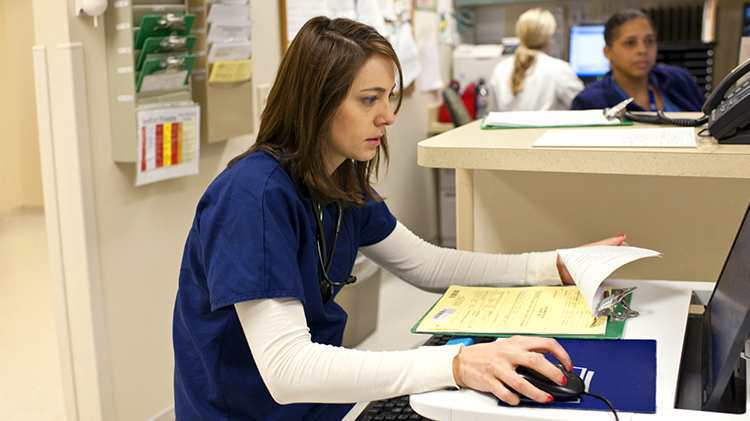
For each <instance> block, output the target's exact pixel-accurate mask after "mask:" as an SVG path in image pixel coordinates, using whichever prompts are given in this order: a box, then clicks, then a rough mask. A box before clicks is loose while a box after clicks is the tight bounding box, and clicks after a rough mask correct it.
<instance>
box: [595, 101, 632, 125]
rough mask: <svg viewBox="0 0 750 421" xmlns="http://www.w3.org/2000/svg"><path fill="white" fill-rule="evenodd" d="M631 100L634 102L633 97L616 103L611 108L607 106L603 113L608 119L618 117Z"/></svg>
mask: <svg viewBox="0 0 750 421" xmlns="http://www.w3.org/2000/svg"><path fill="white" fill-rule="evenodd" d="M631 102H633V98H628V99H626V100H624V101H622V102H620V103H619V104H616V105H614V106H612V107H609V108H605V109H604V110H603V111H602V113H603V114H604V117H605V118H606V119H607V120H612V119H613V118H616V117H617V116H618V115H620V111H622V110H624V109H625V107H627V106H628V104H630V103H631Z"/></svg>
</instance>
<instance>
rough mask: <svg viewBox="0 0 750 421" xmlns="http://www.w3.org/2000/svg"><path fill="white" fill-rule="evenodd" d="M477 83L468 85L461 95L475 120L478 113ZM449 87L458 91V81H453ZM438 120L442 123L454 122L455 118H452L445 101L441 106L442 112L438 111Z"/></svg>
mask: <svg viewBox="0 0 750 421" xmlns="http://www.w3.org/2000/svg"><path fill="white" fill-rule="evenodd" d="M475 87H476V84H475V83H472V84H470V85H469V86H467V87H466V89H465V90H464V93H463V95H461V101H463V103H464V105H465V106H466V110H467V111H468V112H469V116H470V117H471V119H472V120H473V119H474V118H475V117H474V116H475V115H476V107H475V105H476V102H475V100H476V93H475V92H474V91H475V89H474V88H475ZM449 88H451V89H453V90H455V91H458V82H451V84H450V86H449ZM438 121H439V122H441V123H451V122H453V119H451V115H450V113H449V112H448V108H447V107H446V106H445V103H443V105H441V106H440V112H439V113H438Z"/></svg>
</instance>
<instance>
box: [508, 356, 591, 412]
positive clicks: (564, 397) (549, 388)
mask: <svg viewBox="0 0 750 421" xmlns="http://www.w3.org/2000/svg"><path fill="white" fill-rule="evenodd" d="M557 367H558V368H559V369H560V370H561V371H562V372H563V375H565V378H567V379H568V381H567V382H566V383H565V384H564V385H562V386H560V385H558V384H557V383H555V382H553V381H552V380H550V379H548V378H547V377H545V376H544V375H543V374H541V373H539V372H538V371H536V370H533V369H531V368H528V367H523V366H519V367H518V368H517V369H516V373H518V375H519V376H521V377H523V378H524V379H526V380H527V381H528V382H529V383H531V384H532V385H534V386H535V387H536V388H537V389H539V390H541V391H543V392H547V393H549V394H550V395H551V396H552V398H553V399H554V400H555V401H569V400H573V399H577V398H578V397H579V396H581V394H582V393H583V392H584V390H585V389H586V386H585V385H584V383H583V380H582V379H581V378H580V377H579V376H578V375H577V374H576V373H573V372H570V371H568V370H566V369H564V368H563V367H562V366H561V365H559V364H557ZM510 390H511V391H512V392H514V393H516V394H517V395H518V397H520V398H521V402H524V403H532V402H533V403H536V401H535V400H533V399H529V398H527V397H526V396H524V395H522V394H520V393H518V392H516V391H515V390H513V389H510Z"/></svg>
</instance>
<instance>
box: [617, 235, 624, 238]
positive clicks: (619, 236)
mask: <svg viewBox="0 0 750 421" xmlns="http://www.w3.org/2000/svg"><path fill="white" fill-rule="evenodd" d="M617 238H625V234H620V235H618V236H617Z"/></svg>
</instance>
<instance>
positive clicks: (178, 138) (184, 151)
mask: <svg viewBox="0 0 750 421" xmlns="http://www.w3.org/2000/svg"><path fill="white" fill-rule="evenodd" d="M141 130H142V135H143V137H142V139H143V143H142V144H141V151H140V152H141V171H148V170H152V169H155V168H161V167H168V166H171V165H177V164H181V163H183V162H191V161H192V160H193V159H194V157H195V145H196V141H195V140H196V135H197V128H196V122H194V121H185V122H181V123H167V124H154V125H147V126H142V127H141Z"/></svg>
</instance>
